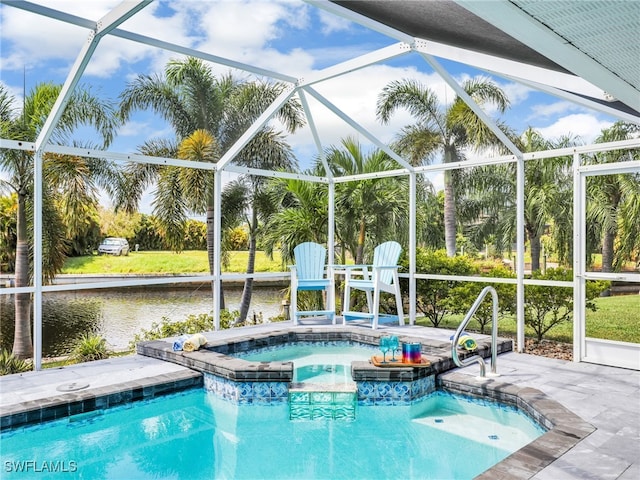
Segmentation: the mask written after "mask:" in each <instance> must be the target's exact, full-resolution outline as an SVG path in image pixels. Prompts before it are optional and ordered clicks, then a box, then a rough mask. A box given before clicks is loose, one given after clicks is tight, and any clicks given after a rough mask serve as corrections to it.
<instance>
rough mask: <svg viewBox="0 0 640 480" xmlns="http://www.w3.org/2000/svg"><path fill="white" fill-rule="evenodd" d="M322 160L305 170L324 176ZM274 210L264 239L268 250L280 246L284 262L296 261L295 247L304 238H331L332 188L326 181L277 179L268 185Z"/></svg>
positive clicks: (313, 240)
mask: <svg viewBox="0 0 640 480" xmlns="http://www.w3.org/2000/svg"><path fill="white" fill-rule="evenodd" d="M321 170H322V171H324V169H323V168H322V166H321V164H320V163H316V165H315V166H314V167H313V168H312V169H309V170H307V171H305V172H304V173H306V174H308V175H314V176H321V175H323V173H321ZM266 195H267V196H268V198H269V202H268V203H269V205H271V206H272V207H273V211H272V212H270V213H269V215H268V216H267V220H266V223H265V226H264V234H263V236H262V242H263V244H264V249H265V253H266V254H267V255H269V256H272V255H273V252H274V250H276V248H277V249H279V250H280V255H281V258H282V262H283V263H284V264H285V265H286V264H291V263H293V261H294V255H293V249H294V248H295V247H296V245H299V244H300V243H303V242H316V243H325V242H326V241H327V223H328V221H329V215H328V189H327V186H326V185H325V184H322V183H316V182H307V181H305V180H297V179H273V180H271V181H270V182H269V183H268V185H267V187H266Z"/></svg>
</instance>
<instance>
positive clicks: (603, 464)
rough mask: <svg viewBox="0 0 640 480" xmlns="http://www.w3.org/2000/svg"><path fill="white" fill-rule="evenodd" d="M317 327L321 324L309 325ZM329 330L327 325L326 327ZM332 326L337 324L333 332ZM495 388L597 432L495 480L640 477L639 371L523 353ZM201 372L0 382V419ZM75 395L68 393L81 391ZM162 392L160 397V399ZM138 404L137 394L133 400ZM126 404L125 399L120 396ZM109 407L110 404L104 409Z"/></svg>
mask: <svg viewBox="0 0 640 480" xmlns="http://www.w3.org/2000/svg"><path fill="white" fill-rule="evenodd" d="M284 326H288V327H289V328H294V329H295V328H305V326H308V324H305V326H300V327H294V326H293V325H291V324H289V325H287V324H284V323H278V324H272V325H260V326H255V327H245V328H243V329H232V330H224V331H220V332H213V333H208V334H207V336H210V335H215V337H216V339H223V338H232V337H234V336H237V335H238V334H239V333H240V331H241V332H242V334H243V335H246V334H248V333H251V332H269V331H272V330H275V329H281V328H282V327H284ZM314 327H318V328H322V325H314ZM326 327H327V328H331V327H332V326H330V325H326ZM333 328H335V326H333ZM380 331H382V332H385V333H387V332H388V333H394V334H399V335H407V334H410V335H411V336H416V337H421V338H425V339H427V338H428V339H431V340H434V339H435V340H442V341H448V340H449V336H450V335H451V331H449V330H442V329H434V328H427V327H415V326H414V327H412V326H405V327H399V326H388V325H387V326H381V327H380ZM497 367H498V368H497V369H498V373H500V374H501V377H499V381H500V382H507V383H510V384H513V385H517V386H519V387H531V388H535V389H538V390H540V391H542V392H543V393H545V394H546V395H547V396H548V397H550V398H551V399H553V400H555V401H557V402H558V403H560V404H561V405H562V406H564V407H566V408H567V409H569V410H571V411H572V412H573V413H575V414H576V415H578V416H579V417H581V418H582V419H583V420H584V421H585V422H588V423H590V424H591V425H593V426H594V427H595V428H596V430H595V431H593V432H592V433H590V434H589V435H588V436H586V437H585V438H583V439H582V440H581V441H579V442H578V443H577V444H576V445H575V446H573V448H571V449H570V450H569V451H567V452H565V453H564V454H563V455H561V456H560V457H559V458H557V459H556V460H555V461H553V462H552V463H551V464H549V465H548V466H546V467H545V468H543V469H542V470H541V471H539V472H538V473H536V474H535V475H533V476H531V477H523V476H518V475H517V474H516V472H512V473H511V474H506V473H505V475H504V476H501V477H494V478H533V479H538V480H542V479H553V480H561V479H609V478H610V479H621V480H628V479H638V478H640V372H639V371H633V370H626V369H620V368H613V367H605V366H601V365H592V364H587V363H573V362H567V361H562V360H554V359H549V358H545V357H537V356H533V355H528V354H518V353H513V352H509V353H504V354H501V355H499V356H498V362H497ZM478 372H479V367H478V365H477V364H473V365H471V366H469V367H465V368H461V369H456V370H454V371H451V372H448V373H444V374H441V375H440V378H441V379H443V380H447V379H455V378H456V377H459V376H460V375H467V376H469V377H470V379H471V378H472V377H475V376H477V375H478ZM198 377H199V374H198V373H197V372H193V371H192V370H190V369H188V368H186V367H183V366H180V365H176V364H173V363H168V362H164V361H161V360H157V359H153V358H148V357H143V356H141V355H131V356H127V357H119V358H113V359H108V360H102V361H97V362H91V363H85V364H80V365H71V366H69V367H64V368H56V369H48V370H44V371H40V372H28V373H25V374H19V375H9V376H4V377H0V415H3V416H4V415H6V414H7V413H8V412H12V411H15V410H16V409H19V408H24V406H25V404H29V405H35V404H48V403H51V402H52V401H54V400H55V398H59V397H60V396H63V395H73V394H77V395H78V396H79V397H80V396H84V397H85V398H86V397H87V395H88V396H95V397H98V396H100V395H104V394H105V393H106V394H109V393H110V392H111V394H112V395H116V397H114V398H115V400H114V401H116V400H117V401H122V395H118V394H117V392H118V391H119V390H121V387H122V384H128V385H134V386H136V389H138V390H140V391H143V390H145V389H146V391H149V390H151V391H152V392H155V391H156V389H157V388H158V385H165V384H167V382H169V383H173V384H176V382H177V384H179V385H185V386H188V385H195V384H197V381H198ZM87 384H88V386H86V387H85V388H82V389H80V390H78V391H72V390H67V391H66V393H65V389H69V388H71V389H73V388H74V387H84V386H85V385H87ZM162 390H163V389H162V388H159V390H158V393H162ZM133 398H134V399H135V396H134V397H133ZM124 400H127V398H125V399H124ZM105 406H109V405H105Z"/></svg>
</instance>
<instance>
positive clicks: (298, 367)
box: [241, 342, 380, 384]
mask: <svg viewBox="0 0 640 480" xmlns="http://www.w3.org/2000/svg"><path fill="white" fill-rule="evenodd" d="M376 352H377V353H380V351H379V350H378V349H376V348H375V347H366V346H359V345H353V344H349V343H347V342H339V343H337V344H335V345H322V346H321V347H319V346H318V344H317V343H309V344H294V345H287V346H284V347H278V348H272V349H267V350H262V351H257V352H255V353H249V354H243V355H242V356H241V358H243V359H244V360H249V361H251V362H288V361H293V367H294V370H293V381H294V382H307V383H319V384H355V382H354V381H353V379H352V376H351V362H353V361H356V360H369V359H370V358H371V356H372V355H375V354H376Z"/></svg>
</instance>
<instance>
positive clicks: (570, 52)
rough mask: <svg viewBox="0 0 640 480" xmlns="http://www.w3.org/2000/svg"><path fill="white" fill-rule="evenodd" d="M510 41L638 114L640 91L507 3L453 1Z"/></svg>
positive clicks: (473, 0) (472, 0)
mask: <svg viewBox="0 0 640 480" xmlns="http://www.w3.org/2000/svg"><path fill="white" fill-rule="evenodd" d="M454 1H455V2H456V3H457V4H459V5H460V6H462V7H464V8H465V9H467V10H469V11H470V12H471V13H473V14H475V15H477V16H478V17H480V18H482V19H484V20H486V21H487V22H489V23H491V24H492V25H494V26H495V27H497V28H499V29H500V30H502V31H503V32H505V33H507V34H509V35H511V36H512V37H513V38H515V39H517V40H519V41H521V42H522V43H524V44H525V45H527V46H529V47H530V48H532V49H534V50H536V51H537V52H539V53H541V54H542V55H544V56H545V57H547V58H549V59H550V60H553V61H554V62H555V63H557V64H558V65H562V66H563V67H564V68H566V69H567V70H570V71H572V72H573V73H575V74H576V75H579V76H580V77H582V78H584V79H586V80H587V81H589V82H591V83H593V84H594V85H597V86H598V87H600V88H602V90H603V91H605V92H607V93H609V94H610V95H612V96H613V97H615V98H616V99H618V100H620V101H621V102H622V103H624V104H626V105H628V106H629V107H631V108H633V109H634V110H636V111H640V91H638V89H636V88H634V87H633V86H632V85H630V84H628V83H627V82H625V81H624V80H622V79H621V78H620V77H618V76H617V75H616V74H615V73H613V72H612V71H610V70H609V69H607V68H605V67H604V66H603V65H601V64H600V63H598V62H597V61H595V60H594V59H593V58H591V57H590V56H588V55H587V54H585V53H584V52H583V51H581V50H580V49H578V48H577V47H575V46H574V45H572V44H570V43H569V42H567V40H565V39H564V38H562V37H561V36H560V35H558V34H557V33H555V32H554V31H553V30H551V29H550V28H549V27H547V26H545V25H543V24H542V23H540V22H538V21H537V20H536V19H535V18H533V17H532V16H531V15H529V14H527V13H526V12H525V11H524V10H522V9H520V8H518V7H517V6H516V5H514V4H512V3H511V2H508V1H504V0H502V1H492V2H478V1H477V0H454Z"/></svg>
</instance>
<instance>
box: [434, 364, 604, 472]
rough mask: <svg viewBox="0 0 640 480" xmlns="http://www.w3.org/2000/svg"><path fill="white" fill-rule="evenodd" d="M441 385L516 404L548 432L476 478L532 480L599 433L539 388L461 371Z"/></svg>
mask: <svg viewBox="0 0 640 480" xmlns="http://www.w3.org/2000/svg"><path fill="white" fill-rule="evenodd" d="M437 385H438V387H439V389H441V390H444V391H447V392H450V393H457V394H462V395H466V396H470V397H474V398H480V399H490V400H489V401H496V402H500V403H503V404H506V405H512V406H514V407H517V408H518V410H520V411H521V412H523V413H525V414H526V415H528V416H529V417H530V418H532V419H533V420H534V421H535V422H537V423H538V424H539V425H542V426H543V427H544V428H545V429H547V431H546V433H544V434H543V435H542V436H540V437H538V438H537V439H535V440H534V441H532V442H531V443H529V444H527V445H526V446H524V447H523V448H521V449H520V450H518V451H516V452H514V453H512V454H511V455H509V456H508V457H507V458H505V459H504V460H502V461H501V462H500V463H498V464H496V465H494V466H493V467H491V468H490V469H488V470H486V471H485V472H483V473H482V474H481V475H479V476H477V477H476V479H481V480H495V479H508V478H531V477H533V476H534V475H535V474H537V473H538V472H540V471H541V470H542V469H544V468H545V467H546V466H548V465H549V464H551V463H552V462H554V461H555V460H557V459H558V458H560V457H561V456H562V455H564V454H565V453H566V452H567V451H569V450H570V449H572V448H573V447H574V446H576V445H577V444H578V443H579V442H581V441H582V440H584V439H585V438H586V437H588V436H589V435H591V433H593V432H594V431H595V430H596V428H595V427H594V426H593V425H591V424H590V423H588V422H585V421H584V420H582V418H580V417H579V416H577V415H576V414H575V413H573V412H572V411H571V410H569V409H567V408H566V407H564V406H563V405H561V404H560V403H558V402H556V401H555V400H553V399H551V398H550V397H548V396H547V395H546V394H545V393H543V392H541V391H540V390H537V389H535V388H531V387H519V386H517V385H514V384H511V383H505V382H501V381H500V380H497V379H495V378H483V379H480V378H477V377H472V376H470V375H466V374H462V373H458V372H448V373H446V374H443V375H440V376H438V379H437Z"/></svg>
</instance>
